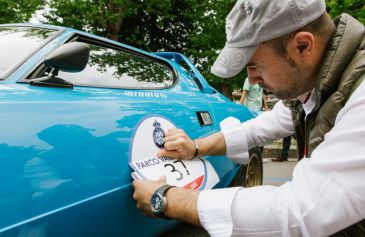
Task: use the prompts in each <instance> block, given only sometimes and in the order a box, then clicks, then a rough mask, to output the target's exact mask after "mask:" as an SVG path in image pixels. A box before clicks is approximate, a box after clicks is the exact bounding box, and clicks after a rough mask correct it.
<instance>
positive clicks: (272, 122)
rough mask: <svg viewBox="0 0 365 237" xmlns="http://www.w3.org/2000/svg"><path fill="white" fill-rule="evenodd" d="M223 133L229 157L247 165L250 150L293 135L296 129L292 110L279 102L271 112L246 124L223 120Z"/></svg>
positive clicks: (230, 119) (231, 119)
mask: <svg viewBox="0 0 365 237" xmlns="http://www.w3.org/2000/svg"><path fill="white" fill-rule="evenodd" d="M221 132H222V134H223V136H224V139H225V142H226V150H227V152H226V155H227V157H228V158H230V159H232V160H234V161H236V162H238V163H241V164H245V163H247V162H248V150H249V149H250V148H252V147H255V146H264V145H265V144H269V143H271V142H273V141H275V140H276V139H279V138H282V137H287V136H289V135H292V134H293V133H294V127H293V122H292V118H291V112H290V110H289V109H288V108H287V107H286V106H285V105H284V104H283V103H282V101H279V102H278V103H276V105H275V106H274V108H273V109H272V110H271V111H268V112H264V113H261V114H260V115H259V116H258V117H256V118H254V119H251V120H249V121H246V122H244V123H240V122H239V121H238V120H237V119H234V118H232V117H229V118H227V119H226V120H223V121H222V123H221Z"/></svg>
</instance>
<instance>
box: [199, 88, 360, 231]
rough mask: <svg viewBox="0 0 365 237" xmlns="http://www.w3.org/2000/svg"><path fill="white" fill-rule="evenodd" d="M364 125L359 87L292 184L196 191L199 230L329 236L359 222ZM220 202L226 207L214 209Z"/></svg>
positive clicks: (300, 164)
mask: <svg viewBox="0 0 365 237" xmlns="http://www.w3.org/2000/svg"><path fill="white" fill-rule="evenodd" d="M364 121H365V83H362V85H360V87H359V88H358V89H357V90H356V91H355V92H354V94H353V95H352V97H351V98H350V100H349V101H348V102H347V103H346V105H345V107H344V108H343V109H342V110H341V111H340V112H339V114H338V116H337V118H336V121H335V126H334V127H333V129H332V130H331V131H330V132H328V133H327V134H326V135H325V137H324V141H323V142H322V143H321V144H320V145H319V146H318V147H317V148H316V149H315V150H314V151H313V153H312V157H311V158H310V159H302V160H301V161H300V162H299V163H298V164H297V166H296V167H295V169H294V171H293V179H292V181H290V182H287V183H285V184H284V185H282V186H280V187H272V186H260V187H254V188H247V189H245V188H239V189H237V188H231V189H225V190H214V192H213V190H212V191H202V192H201V194H200V195H199V199H198V211H199V217H200V219H201V220H202V225H203V226H204V228H206V229H207V231H208V232H209V233H210V235H211V236H255V237H257V236H308V237H309V236H329V235H331V234H333V233H336V232H338V231H340V230H342V229H344V228H346V227H348V226H350V225H352V224H354V223H357V222H359V221H360V220H363V219H364V218H365V198H364V197H365V183H364V181H363V180H365V172H364V171H365V152H364V141H365V126H364ZM224 196H226V197H227V199H224ZM222 200H225V201H223V202H227V203H224V204H219V202H220V201H222ZM212 206H214V208H212ZM211 215H214V217H211ZM220 216H224V217H225V218H224V221H223V222H224V228H223V226H222V228H220V226H219V225H220V221H219V220H220V219H219V217H220ZM223 232H224V233H223Z"/></svg>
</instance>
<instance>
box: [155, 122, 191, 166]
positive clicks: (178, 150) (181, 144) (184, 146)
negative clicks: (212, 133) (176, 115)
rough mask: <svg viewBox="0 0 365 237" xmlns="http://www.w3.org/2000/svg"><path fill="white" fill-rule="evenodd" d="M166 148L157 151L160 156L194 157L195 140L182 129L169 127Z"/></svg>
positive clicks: (184, 158)
mask: <svg viewBox="0 0 365 237" xmlns="http://www.w3.org/2000/svg"><path fill="white" fill-rule="evenodd" d="M164 142H165V145H164V149H162V150H160V151H159V152H158V153H157V156H158V157H162V156H165V157H172V158H175V159H180V160H188V159H192V158H194V154H195V144H194V141H193V140H192V139H191V138H190V137H189V136H188V135H186V133H185V132H184V131H183V130H181V129H176V128H173V129H169V130H168V131H167V132H166V134H165V138H164Z"/></svg>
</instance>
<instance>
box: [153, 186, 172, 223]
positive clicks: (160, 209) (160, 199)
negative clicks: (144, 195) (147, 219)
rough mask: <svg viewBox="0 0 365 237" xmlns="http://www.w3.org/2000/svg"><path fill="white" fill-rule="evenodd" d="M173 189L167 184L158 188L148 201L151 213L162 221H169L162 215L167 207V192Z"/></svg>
mask: <svg viewBox="0 0 365 237" xmlns="http://www.w3.org/2000/svg"><path fill="white" fill-rule="evenodd" d="M172 187H175V186H171V185H168V184H165V185H163V186H161V187H159V188H158V189H157V190H156V191H155V192H154V193H153V194H152V197H151V200H150V205H151V211H152V213H153V214H154V215H155V216H157V217H159V218H164V219H169V218H167V217H166V216H165V215H164V212H165V210H166V207H167V198H166V196H165V194H166V192H167V190H169V189H170V188H172Z"/></svg>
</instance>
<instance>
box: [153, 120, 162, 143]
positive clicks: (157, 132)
mask: <svg viewBox="0 0 365 237" xmlns="http://www.w3.org/2000/svg"><path fill="white" fill-rule="evenodd" d="M153 126H154V127H155V129H153V132H152V137H153V141H154V143H155V145H156V146H157V147H158V148H163V145H164V141H163V139H164V138H165V131H164V130H163V129H162V128H161V124H160V123H159V122H158V121H157V120H155V122H154V123H153Z"/></svg>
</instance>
